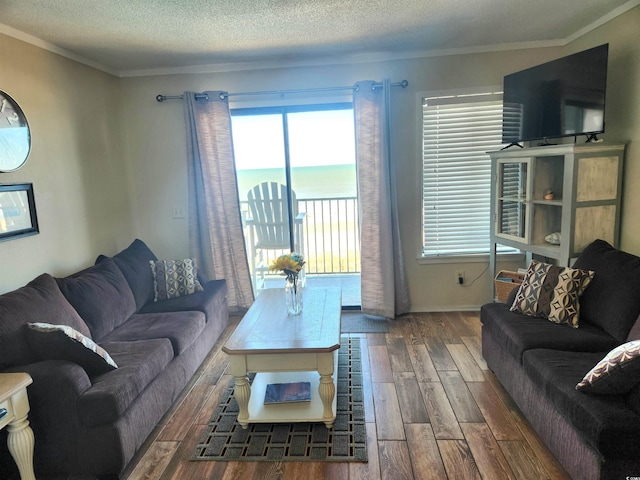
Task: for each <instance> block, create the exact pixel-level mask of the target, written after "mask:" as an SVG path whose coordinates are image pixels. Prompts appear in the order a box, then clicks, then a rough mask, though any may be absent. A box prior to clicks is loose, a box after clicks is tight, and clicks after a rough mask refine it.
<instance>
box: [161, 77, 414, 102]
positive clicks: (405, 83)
mask: <svg viewBox="0 0 640 480" xmlns="http://www.w3.org/2000/svg"><path fill="white" fill-rule="evenodd" d="M408 85H409V82H408V81H407V80H402V81H401V82H396V83H392V84H391V86H392V87H402V88H406V87H407V86H408ZM371 88H373V89H376V88H382V83H374V84H373V85H372V87H371ZM334 90H356V91H357V90H358V87H357V86H355V85H351V86H348V87H324V88H322V87H321V88H302V89H296V90H267V91H263V92H237V93H227V92H221V93H220V99H221V100H224V99H225V98H229V97H241V96H247V95H285V94H288V93H307V92H330V91H334ZM183 99H184V95H156V100H157V101H158V102H164V101H165V100H183ZM198 99H205V100H208V99H209V95H207V94H206V93H196V100H198Z"/></svg>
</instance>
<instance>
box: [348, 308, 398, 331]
mask: <svg viewBox="0 0 640 480" xmlns="http://www.w3.org/2000/svg"><path fill="white" fill-rule="evenodd" d="M340 331H341V332H342V333H387V332H388V331H389V320H387V319H386V318H384V317H374V316H373V315H365V314H364V313H360V312H354V313H351V312H342V318H341V319H340Z"/></svg>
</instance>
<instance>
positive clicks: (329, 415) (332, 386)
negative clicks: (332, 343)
mask: <svg viewBox="0 0 640 480" xmlns="http://www.w3.org/2000/svg"><path fill="white" fill-rule="evenodd" d="M335 355H337V352H331V353H329V354H322V355H319V358H318V373H319V374H320V385H319V386H318V393H319V394H320V399H321V400H322V406H323V407H324V409H323V413H322V418H323V419H324V424H325V425H326V426H327V428H332V427H333V421H334V420H335V418H336V416H335V415H334V413H333V398H334V397H335V395H336V382H335V380H334V379H333V369H334V360H335Z"/></svg>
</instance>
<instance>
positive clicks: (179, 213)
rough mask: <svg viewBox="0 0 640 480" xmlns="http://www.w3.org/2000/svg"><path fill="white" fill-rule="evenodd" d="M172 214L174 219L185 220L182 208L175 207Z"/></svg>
mask: <svg viewBox="0 0 640 480" xmlns="http://www.w3.org/2000/svg"><path fill="white" fill-rule="evenodd" d="M171 213H172V215H171V216H172V217H173V218H184V209H183V208H182V207H173V210H172V212H171Z"/></svg>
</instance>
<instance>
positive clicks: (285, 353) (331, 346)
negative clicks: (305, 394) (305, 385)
mask: <svg viewBox="0 0 640 480" xmlns="http://www.w3.org/2000/svg"><path fill="white" fill-rule="evenodd" d="M341 303H342V301H341V291H340V289H339V288H335V287H329V288H305V289H304V292H303V304H304V307H303V310H302V313H301V314H300V315H296V316H288V315H287V310H286V306H285V299H284V289H266V290H263V291H262V292H261V293H260V295H258V297H257V298H256V301H255V302H254V303H253V305H252V306H251V308H250V309H249V311H248V312H247V314H246V315H245V316H244V318H243V319H242V321H241V322H240V323H239V324H238V327H237V328H236V330H235V331H234V332H233V334H232V335H231V337H229V340H227V342H226V343H225V345H224V346H223V347H222V350H223V351H224V352H226V353H227V354H229V365H230V370H231V375H233V377H234V380H235V390H234V396H235V399H236V401H237V402H238V406H239V408H240V411H239V413H238V422H239V423H240V425H242V428H247V426H248V425H249V423H260V422H262V423H277V422H287V423H289V422H324V423H325V425H326V426H327V427H329V428H331V427H332V426H333V422H334V420H335V418H336V380H335V377H334V373H335V372H336V370H337V364H338V349H339V348H340V314H341V308H342V305H341ZM249 372H256V376H255V378H254V380H253V383H252V384H249V380H248V378H247V373H249ZM289 382H310V383H311V401H310V402H291V403H283V404H274V405H264V395H265V390H266V386H267V385H268V384H270V383H289Z"/></svg>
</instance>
